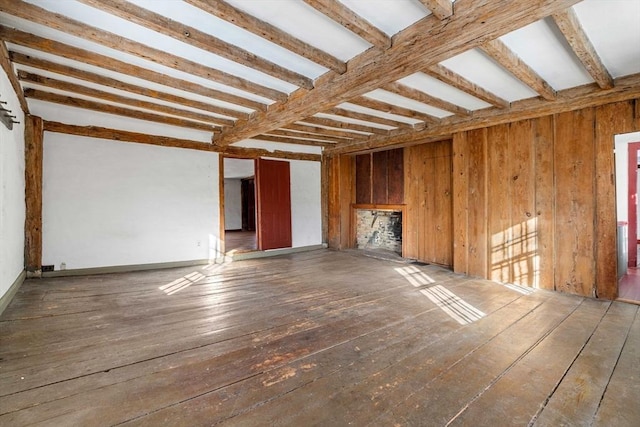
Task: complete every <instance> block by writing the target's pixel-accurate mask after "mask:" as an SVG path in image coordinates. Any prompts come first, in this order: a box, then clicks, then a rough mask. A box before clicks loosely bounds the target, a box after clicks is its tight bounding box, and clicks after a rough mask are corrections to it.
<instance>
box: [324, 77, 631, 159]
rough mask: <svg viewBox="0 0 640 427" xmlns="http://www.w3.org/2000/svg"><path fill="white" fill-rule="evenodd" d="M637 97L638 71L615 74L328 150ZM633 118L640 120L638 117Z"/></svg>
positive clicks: (378, 146)
mask: <svg viewBox="0 0 640 427" xmlns="http://www.w3.org/2000/svg"><path fill="white" fill-rule="evenodd" d="M638 97H640V74H633V75H630V76H625V77H620V78H617V79H616V80H615V86H614V87H613V88H612V89H601V88H600V87H599V86H598V85H597V84H595V83H593V84H588V85H584V86H579V87H576V88H572V89H565V90H562V91H559V92H558V93H557V96H556V100H555V101H547V100H544V99H541V98H530V99H525V100H522V101H516V102H513V103H512V104H511V108H509V109H500V108H487V109H484V110H478V111H474V113H473V116H472V117H471V118H463V117H457V116H456V117H451V118H449V117H447V118H444V119H442V120H440V122H439V123H437V124H432V125H429V126H427V127H425V128H424V129H422V130H415V131H413V132H407V131H406V130H403V129H394V130H392V131H390V132H389V134H388V135H386V136H385V137H384V138H383V137H376V136H374V137H370V138H369V139H368V140H366V141H358V142H354V143H351V144H342V145H341V146H340V147H336V148H334V149H332V152H333V153H343V154H344V153H352V152H358V151H363V150H371V149H381V148H384V147H387V146H393V145H400V144H403V145H406V144H411V143H413V142H415V143H417V142H419V141H421V140H424V139H426V138H432V137H437V136H439V137H442V135H451V134H453V133H456V132H462V131H467V130H472V129H480V128H483V127H490V126H495V125H498V124H504V123H511V122H514V121H519V120H527V119H532V118H537V117H544V116H546V115H550V114H556V113H561V112H567V111H575V110H579V109H582V108H589V107H595V106H599V105H605V104H609V103H614V102H619V101H627V100H631V99H636V98H638ZM637 120H639V121H640V119H637Z"/></svg>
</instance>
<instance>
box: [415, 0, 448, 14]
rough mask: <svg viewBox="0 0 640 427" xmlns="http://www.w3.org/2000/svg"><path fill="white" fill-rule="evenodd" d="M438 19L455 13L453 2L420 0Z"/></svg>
mask: <svg viewBox="0 0 640 427" xmlns="http://www.w3.org/2000/svg"><path fill="white" fill-rule="evenodd" d="M420 2H421V3H422V4H424V5H425V6H426V7H427V8H428V9H429V10H430V11H431V13H433V14H434V15H435V16H437V17H438V19H445V18H448V17H450V16H451V15H453V3H452V2H450V1H449V0H420Z"/></svg>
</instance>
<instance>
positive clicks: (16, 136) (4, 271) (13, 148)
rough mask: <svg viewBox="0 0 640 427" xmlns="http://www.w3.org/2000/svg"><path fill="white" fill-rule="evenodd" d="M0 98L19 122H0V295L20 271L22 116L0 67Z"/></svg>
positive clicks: (22, 160)
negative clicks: (4, 123)
mask: <svg viewBox="0 0 640 427" xmlns="http://www.w3.org/2000/svg"><path fill="white" fill-rule="evenodd" d="M0 100H2V101H6V102H7V104H6V105H5V107H6V108H8V109H10V110H11V111H12V112H13V115H15V116H17V120H18V121H19V122H20V124H17V125H14V127H13V130H12V131H10V130H9V129H7V128H6V127H5V126H4V125H2V124H0V297H2V296H3V295H4V294H5V293H6V292H7V291H8V290H9V288H10V287H11V285H12V284H13V283H14V282H15V280H16V279H17V278H18V276H19V275H20V273H21V272H22V271H23V270H24V219H25V204H24V115H23V113H22V110H21V109H20V104H19V103H18V98H17V97H16V95H15V92H14V91H13V88H12V87H11V84H10V83H9V80H8V78H7V75H6V74H5V73H4V71H2V70H0Z"/></svg>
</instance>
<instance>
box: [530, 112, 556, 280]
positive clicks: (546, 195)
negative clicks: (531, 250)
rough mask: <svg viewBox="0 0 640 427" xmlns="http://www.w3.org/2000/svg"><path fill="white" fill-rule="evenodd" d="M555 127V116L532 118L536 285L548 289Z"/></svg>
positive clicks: (551, 261)
mask: <svg viewBox="0 0 640 427" xmlns="http://www.w3.org/2000/svg"><path fill="white" fill-rule="evenodd" d="M554 130H555V118H554V116H546V117H541V118H539V119H535V120H533V144H534V147H535V171H534V173H535V192H536V221H537V222H536V224H537V227H536V238H537V243H536V246H537V257H538V273H537V274H538V280H537V283H536V287H538V288H541V289H550V290H553V289H554V287H555V286H554V285H555V206H556V199H555V190H554V170H555V166H554V160H555V155H554V152H553V150H554V135H555V134H554Z"/></svg>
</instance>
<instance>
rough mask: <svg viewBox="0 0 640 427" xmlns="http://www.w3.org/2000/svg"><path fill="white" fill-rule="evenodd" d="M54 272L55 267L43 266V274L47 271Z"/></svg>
mask: <svg viewBox="0 0 640 427" xmlns="http://www.w3.org/2000/svg"><path fill="white" fill-rule="evenodd" d="M53 270H54V267H53V265H43V266H42V272H45V271H53Z"/></svg>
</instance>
